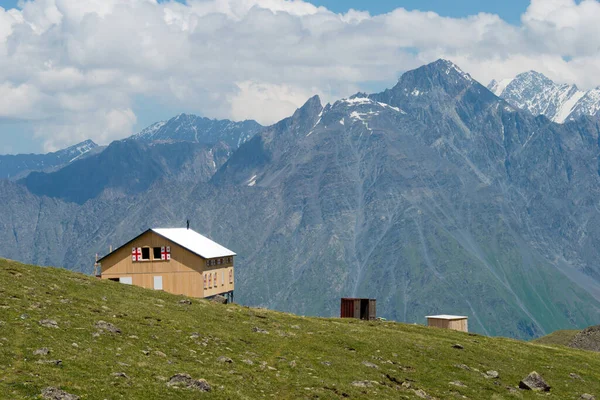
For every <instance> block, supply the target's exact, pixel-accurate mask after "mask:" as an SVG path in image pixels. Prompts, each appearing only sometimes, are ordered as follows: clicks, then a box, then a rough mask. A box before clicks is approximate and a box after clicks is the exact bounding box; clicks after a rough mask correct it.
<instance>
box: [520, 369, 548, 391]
mask: <svg viewBox="0 0 600 400" xmlns="http://www.w3.org/2000/svg"><path fill="white" fill-rule="evenodd" d="M519 387H520V388H521V389H525V390H535V391H543V392H549V391H550V385H548V384H547V383H546V381H544V378H542V376H541V375H540V374H538V373H537V372H535V371H533V372H532V373H530V374H529V375H527V377H526V378H525V379H523V380H522V381H521V382H519Z"/></svg>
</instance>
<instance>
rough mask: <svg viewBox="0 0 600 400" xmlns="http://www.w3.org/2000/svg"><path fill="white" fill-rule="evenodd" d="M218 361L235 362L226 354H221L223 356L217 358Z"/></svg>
mask: <svg viewBox="0 0 600 400" xmlns="http://www.w3.org/2000/svg"><path fill="white" fill-rule="evenodd" d="M217 361H218V362H221V363H227V364H232V363H233V360H232V359H231V358H229V357H225V356H221V357H219V358H217Z"/></svg>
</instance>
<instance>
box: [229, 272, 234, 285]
mask: <svg viewBox="0 0 600 400" xmlns="http://www.w3.org/2000/svg"><path fill="white" fill-rule="evenodd" d="M229 283H233V270H232V269H230V270H229Z"/></svg>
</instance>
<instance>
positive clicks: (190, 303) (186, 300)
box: [179, 299, 192, 306]
mask: <svg viewBox="0 0 600 400" xmlns="http://www.w3.org/2000/svg"><path fill="white" fill-rule="evenodd" d="M179 304H185V305H188V306H191V305H192V301H191V300H190V299H183V300H179Z"/></svg>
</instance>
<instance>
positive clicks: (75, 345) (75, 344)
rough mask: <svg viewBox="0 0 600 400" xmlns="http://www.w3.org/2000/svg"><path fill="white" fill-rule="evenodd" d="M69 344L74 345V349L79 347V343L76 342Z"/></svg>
mask: <svg viewBox="0 0 600 400" xmlns="http://www.w3.org/2000/svg"><path fill="white" fill-rule="evenodd" d="M71 346H73V347H75V348H76V349H78V348H79V345H78V344H77V343H71Z"/></svg>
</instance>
